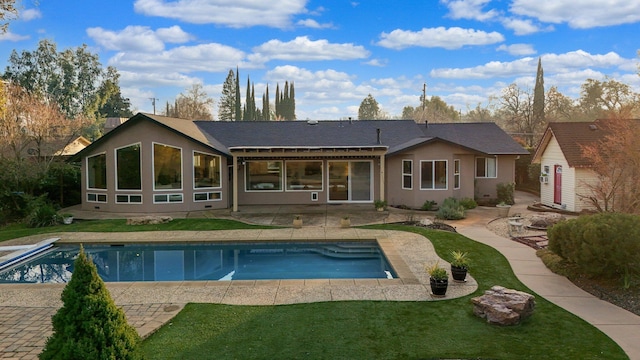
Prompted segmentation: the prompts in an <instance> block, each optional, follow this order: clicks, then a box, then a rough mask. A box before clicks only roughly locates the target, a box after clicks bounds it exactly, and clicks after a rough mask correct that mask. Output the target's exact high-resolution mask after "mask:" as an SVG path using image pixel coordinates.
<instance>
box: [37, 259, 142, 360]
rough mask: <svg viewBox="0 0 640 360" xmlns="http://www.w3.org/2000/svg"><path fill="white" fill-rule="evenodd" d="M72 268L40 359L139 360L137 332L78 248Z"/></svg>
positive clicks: (92, 265) (94, 268) (91, 264)
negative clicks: (78, 252)
mask: <svg viewBox="0 0 640 360" xmlns="http://www.w3.org/2000/svg"><path fill="white" fill-rule="evenodd" d="M73 266H74V271H73V275H72V276H71V280H70V281H69V283H68V284H67V286H66V287H65V288H64V290H63V291H62V302H63V305H62V308H60V310H58V312H57V313H56V314H55V315H53V317H52V318H51V320H52V323H53V334H52V335H51V337H49V338H48V339H47V343H46V345H45V348H44V350H43V351H42V353H40V359H69V360H73V359H142V353H141V351H140V349H139V343H140V337H139V336H138V333H137V332H136V330H135V329H134V328H133V327H131V326H130V325H129V324H127V320H126V318H125V315H124V311H122V309H120V308H118V307H116V305H115V303H114V302H113V300H112V299H111V296H110V295H109V291H108V290H107V288H106V287H105V285H104V282H103V281H102V279H101V278H100V277H99V276H98V271H97V270H96V266H95V265H94V264H93V262H92V261H91V260H90V259H88V258H87V256H86V255H85V253H84V250H83V249H82V248H80V254H79V255H78V258H77V259H76V260H75V261H74V263H73Z"/></svg>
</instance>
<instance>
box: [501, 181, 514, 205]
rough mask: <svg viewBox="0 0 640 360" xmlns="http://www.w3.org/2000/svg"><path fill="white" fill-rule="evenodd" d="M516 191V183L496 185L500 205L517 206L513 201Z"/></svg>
mask: <svg viewBox="0 0 640 360" xmlns="http://www.w3.org/2000/svg"><path fill="white" fill-rule="evenodd" d="M515 191H516V184H514V183H507V184H505V183H499V184H497V185H496V194H497V196H498V203H501V202H504V203H505V204H508V205H513V204H515V201H514V200H513V193H514V192H515Z"/></svg>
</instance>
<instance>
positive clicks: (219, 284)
mask: <svg viewBox="0 0 640 360" xmlns="http://www.w3.org/2000/svg"><path fill="white" fill-rule="evenodd" d="M51 237H58V238H60V239H59V240H57V243H60V244H77V243H86V244H100V243H144V242H154V243H163V242H164V243H169V242H173V243H176V242H177V243H198V242H204V241H207V242H228V241H231V240H233V241H247V242H266V241H300V242H304V241H314V242H317V241H322V242H325V241H326V242H331V241H345V240H349V241H372V240H375V241H376V242H378V244H379V246H380V248H381V249H382V251H383V253H384V255H385V257H386V258H387V260H388V261H389V264H390V265H391V266H392V267H393V270H394V271H395V273H396V278H393V279H306V280H231V281H166V282H164V281H162V282H148V281H146V282H145V281H137V282H119V283H115V282H108V283H106V285H107V288H108V289H110V291H111V290H113V291H112V293H113V297H114V300H115V301H116V303H117V304H134V303H136V304H142V303H159V302H169V303H186V302H199V301H198V299H200V298H197V299H196V300H195V301H194V298H189V297H188V296H187V297H185V298H184V301H181V298H180V293H183V292H184V293H188V292H193V291H197V290H194V289H202V288H211V289H215V288H217V289H218V290H215V291H221V290H220V289H226V290H228V289H234V291H236V290H237V289H245V290H247V297H246V298H244V299H242V300H241V301H239V299H238V298H237V297H235V295H236V294H235V293H234V294H233V295H234V296H230V297H227V296H226V295H228V294H227V293H225V296H224V297H220V296H218V297H208V298H207V297H204V296H203V297H202V301H201V302H213V303H229V304H235V303H242V304H257V305H268V304H290V303H297V302H317V301H337V300H388V301H431V300H447V299H454V298H458V297H461V296H466V295H468V294H471V293H473V292H475V291H476V290H477V287H478V286H477V283H476V282H475V280H474V279H473V278H472V277H471V276H470V275H468V276H467V281H466V282H464V283H458V282H454V281H453V280H452V279H451V278H450V281H449V289H448V290H447V295H446V296H445V297H444V298H439V297H433V296H432V295H431V293H430V286H429V281H428V275H427V274H426V272H425V271H424V266H425V265H426V264H427V263H433V262H440V264H442V265H443V266H447V263H446V262H445V261H444V260H442V259H441V258H439V257H438V256H437V254H435V250H433V245H432V244H431V242H430V241H429V240H428V239H426V238H425V237H423V236H422V235H419V234H415V233H412V232H404V231H392V230H371V229H358V228H347V229H325V228H318V229H309V228H307V229H292V228H283V229H241V230H220V231H152V232H126V233H93V232H74V233H60V234H51ZM403 241H404V242H406V241H413V245H412V246H413V247H414V248H409V247H410V246H408V245H403V244H402V242H403ZM423 247H424V249H422V250H420V249H417V248H423ZM417 250H420V251H422V252H420V251H417ZM416 262H421V263H420V264H416ZM64 286H65V284H13V283H4V284H0V288H2V289H6V290H8V289H12V290H14V291H27V290H29V289H31V290H43V289H50V290H51V291H54V292H59V291H61V289H62V288H63V287H64ZM247 288H254V289H253V291H251V290H249V289H247ZM266 288H275V289H276V290H275V291H276V293H278V292H279V290H278V289H279V288H282V289H284V290H286V291H289V292H293V291H294V289H295V291H302V292H307V293H308V292H312V291H315V292H317V293H318V294H319V295H317V296H300V297H296V296H293V295H292V296H290V297H289V298H287V297H286V296H283V299H280V300H279V299H278V298H277V296H276V295H274V294H273V293H272V292H270V290H265V289H266ZM316 288H326V289H328V292H329V293H328V294H327V293H326V292H322V291H324V290H323V289H320V290H318V289H316ZM139 289H156V290H158V291H159V289H165V290H167V291H168V292H170V293H172V294H174V295H175V296H172V297H170V298H167V297H166V296H159V295H157V294H156V295H157V296H149V297H147V296H146V295H145V294H144V292H141V291H139ZM284 290H283V291H280V292H279V293H282V294H284V293H285V292H286V291H284ZM126 292H129V293H135V294H137V295H136V296H133V295H132V296H131V297H127V296H125V293H126ZM252 292H253V293H254V294H255V293H256V292H258V293H269V294H271V295H274V296H273V299H270V300H269V299H258V298H257V297H256V299H255V301H252V299H251V294H252ZM4 300H5V301H3V299H2V298H0V306H4V305H18V306H19V305H20V304H15V303H11V302H9V304H7V301H6V299H4ZM28 303H32V304H34V303H35V306H47V304H49V305H51V303H52V302H51V301H49V302H47V301H44V302H42V301H40V302H39V301H35V300H34V299H30V301H27V304H28ZM53 303H56V302H53ZM27 304H22V305H23V306H25V305H26V306H28V305H27Z"/></svg>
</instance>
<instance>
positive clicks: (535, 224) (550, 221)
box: [529, 213, 566, 229]
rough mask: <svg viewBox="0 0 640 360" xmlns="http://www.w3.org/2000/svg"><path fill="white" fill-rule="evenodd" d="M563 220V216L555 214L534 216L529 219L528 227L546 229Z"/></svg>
mask: <svg viewBox="0 0 640 360" xmlns="http://www.w3.org/2000/svg"><path fill="white" fill-rule="evenodd" d="M565 219H566V218H565V217H564V216H562V215H560V214H556V213H548V214H540V215H534V216H532V217H531V224H530V225H529V227H531V228H534V229H546V228H548V227H550V226H553V225H555V224H556V223H557V222H559V221H562V220H565Z"/></svg>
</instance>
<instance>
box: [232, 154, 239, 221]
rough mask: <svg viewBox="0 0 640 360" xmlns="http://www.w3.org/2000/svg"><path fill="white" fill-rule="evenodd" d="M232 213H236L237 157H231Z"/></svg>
mask: <svg viewBox="0 0 640 360" xmlns="http://www.w3.org/2000/svg"><path fill="white" fill-rule="evenodd" d="M232 181H233V185H232V187H233V212H238V157H237V156H236V155H233V176H232Z"/></svg>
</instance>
